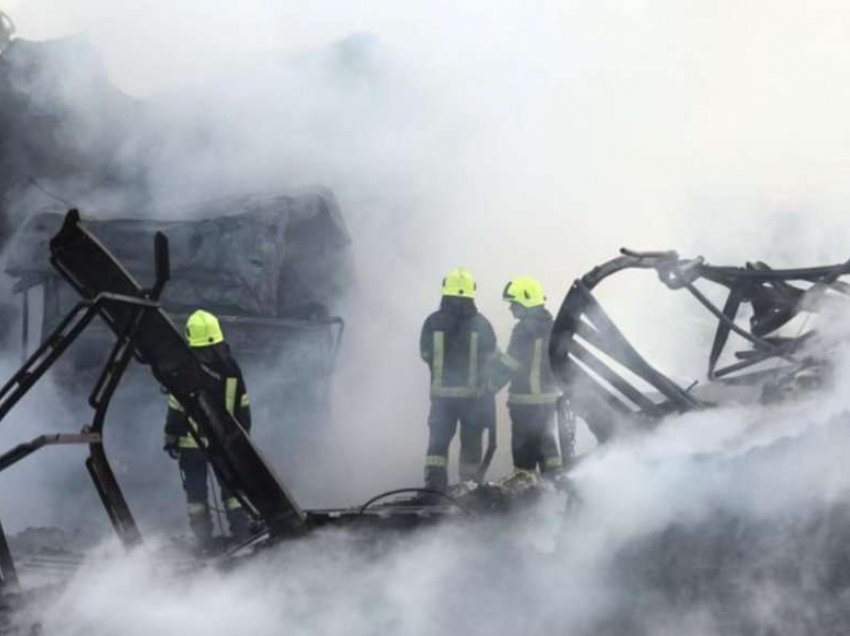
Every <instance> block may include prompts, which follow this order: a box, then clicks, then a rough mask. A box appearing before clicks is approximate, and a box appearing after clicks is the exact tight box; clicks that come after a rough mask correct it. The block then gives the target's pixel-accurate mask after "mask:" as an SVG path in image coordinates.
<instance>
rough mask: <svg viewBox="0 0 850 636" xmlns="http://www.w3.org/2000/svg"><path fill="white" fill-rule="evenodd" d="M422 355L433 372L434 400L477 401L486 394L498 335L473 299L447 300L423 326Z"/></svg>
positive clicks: (447, 297)
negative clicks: (465, 399) (473, 398)
mask: <svg viewBox="0 0 850 636" xmlns="http://www.w3.org/2000/svg"><path fill="white" fill-rule="evenodd" d="M419 351H420V354H421V355H422V359H423V360H424V361H425V362H427V363H428V366H429V367H430V369H431V397H432V398H465V397H478V396H480V395H483V394H484V393H485V392H486V390H487V374H486V372H487V369H488V366H489V364H490V359H491V358H492V356H493V355H494V353H495V351H496V334H495V332H494V331H493V327H492V325H490V321H489V320H487V319H486V318H485V317H484V316H483V315H481V314H480V313H478V309H477V308H476V307H475V302H474V301H473V300H472V299H471V298H457V297H454V296H444V297H443V300H442V302H441V303H440V309H439V310H438V311H435V312H434V313H433V314H431V315H430V316H428V318H427V319H426V320H425V324H424V325H422V334H421V336H420V338H419Z"/></svg>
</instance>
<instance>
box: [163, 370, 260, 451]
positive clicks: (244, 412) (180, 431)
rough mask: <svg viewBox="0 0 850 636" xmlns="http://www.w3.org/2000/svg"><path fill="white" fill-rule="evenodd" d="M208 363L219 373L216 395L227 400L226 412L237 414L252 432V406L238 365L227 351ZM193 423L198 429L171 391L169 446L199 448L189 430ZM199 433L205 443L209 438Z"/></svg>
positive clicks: (167, 442) (217, 374)
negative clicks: (225, 354)
mask: <svg viewBox="0 0 850 636" xmlns="http://www.w3.org/2000/svg"><path fill="white" fill-rule="evenodd" d="M205 366H206V367H207V368H208V369H209V370H210V371H212V372H213V373H214V374H215V375H216V376H218V386H217V388H216V391H217V393H218V395H217V399H219V400H221V401H222V402H223V403H224V406H225V408H226V409H227V412H228V413H230V414H231V415H233V416H234V417H235V418H236V421H237V422H239V425H240V426H242V428H244V429H245V431H246V432H250V431H251V407H250V406H249V405H248V394H247V392H246V390H245V381H244V380H243V378H242V370H241V369H240V368H239V365H238V364H236V361H235V360H234V359H233V358H232V357H230V356H229V355H228V356H217V357H216V358H215V359H214V361H213V362H211V363H208V362H205ZM190 427H191V428H192V429H194V430H196V431H197V427H196V425H195V422H194V421H193V420H192V419H191V418H190V417H188V416H187V415H186V412H185V410H184V409H183V407H182V406H181V404H180V402H178V401H177V399H176V398H175V397H174V396H173V395H169V396H168V415H167V416H166V419H165V442H166V446H169V445H176V446H177V447H178V448H184V449H185V448H198V442H197V441H196V439H195V438H194V437H193V436H192V435H191V434H190V432H189V429H190ZM199 437H200V440H201V443H202V444H203V445H204V446H206V439H205V438H204V437H203V436H199ZM175 442H176V444H175Z"/></svg>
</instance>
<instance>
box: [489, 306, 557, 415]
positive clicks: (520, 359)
mask: <svg viewBox="0 0 850 636" xmlns="http://www.w3.org/2000/svg"><path fill="white" fill-rule="evenodd" d="M552 322H553V321H552V314H550V313H549V311H548V310H547V309H546V308H545V307H543V306H540V307H531V308H527V309H524V310H523V314H522V317H521V318H520V319H519V322H517V324H516V325H515V326H514V329H513V331H512V332H511V340H510V343H509V344H508V350H507V352H506V353H503V354H499V355H498V356H497V357H496V359H495V363H494V368H493V370H492V372H491V379H490V382H491V389H492V390H494V391H497V390H498V389H500V388H501V387H503V386H504V385H505V384H507V383H508V382H510V387H509V388H508V404H516V405H519V404H554V403H555V402H557V400H558V398H559V397H560V395H561V393H560V391H559V390H558V385H557V384H556V383H555V377H554V375H553V374H552V369H551V367H550V366H549V335H550V333H551V332H552Z"/></svg>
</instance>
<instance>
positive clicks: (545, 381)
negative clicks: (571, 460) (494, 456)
mask: <svg viewBox="0 0 850 636" xmlns="http://www.w3.org/2000/svg"><path fill="white" fill-rule="evenodd" d="M502 297H503V299H504V300H505V301H507V302H509V303H510V309H511V313H512V314H513V316H514V318H516V319H517V320H518V322H517V323H516V325H515V326H514V328H513V331H512V332H511V339H510V343H509V344H508V350H507V352H506V353H503V354H500V355H499V356H498V357H497V358H496V360H495V364H494V368H493V370H492V373H491V380H490V381H491V388H492V389H493V390H498V389H499V388H501V387H502V386H504V385H505V384H507V383H508V382H510V386H509V388H508V412H509V413H510V417H511V451H512V454H513V462H514V473H515V474H517V475H522V474H525V475H529V474H531V473H534V474H536V472H537V468H540V471H541V472H542V473H544V474H545V473H557V472H559V471H560V469H561V467H562V461H561V455H560V452H559V450H558V443H557V441H556V437H555V414H556V405H557V402H558V399H559V398H560V396H561V394H560V391H559V390H558V387H557V385H556V383H555V378H554V375H553V374H552V369H551V368H550V366H549V355H548V351H549V334H550V333H551V331H552V322H553V321H552V314H550V313H549V311H548V310H547V309H546V307H545V306H544V303H545V301H546V296H545V295H544V293H543V285H541V284H540V281H538V280H536V279H534V278H531V277H530V276H520V277H518V278H514V279H513V280H512V281H510V282H509V283H508V284H507V285H506V286H505V290H504V292H503V294H502Z"/></svg>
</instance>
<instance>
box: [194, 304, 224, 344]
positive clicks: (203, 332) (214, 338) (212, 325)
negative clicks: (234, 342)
mask: <svg viewBox="0 0 850 636" xmlns="http://www.w3.org/2000/svg"><path fill="white" fill-rule="evenodd" d="M186 339H187V340H188V341H189V346H190V347H209V346H210V345H214V344H218V343H219V342H224V334H223V333H222V331H221V325H219V324H218V318H216V317H215V316H213V315H212V314H211V313H209V312H208V311H204V310H203V309H198V310H197V311H196V312H195V313H193V314H192V315H191V316H189V320H187V321H186Z"/></svg>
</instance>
